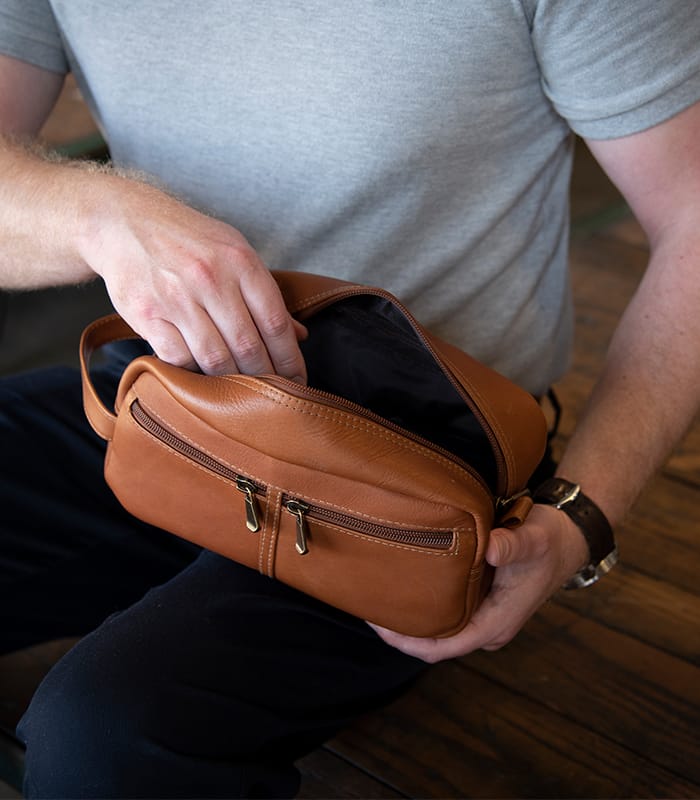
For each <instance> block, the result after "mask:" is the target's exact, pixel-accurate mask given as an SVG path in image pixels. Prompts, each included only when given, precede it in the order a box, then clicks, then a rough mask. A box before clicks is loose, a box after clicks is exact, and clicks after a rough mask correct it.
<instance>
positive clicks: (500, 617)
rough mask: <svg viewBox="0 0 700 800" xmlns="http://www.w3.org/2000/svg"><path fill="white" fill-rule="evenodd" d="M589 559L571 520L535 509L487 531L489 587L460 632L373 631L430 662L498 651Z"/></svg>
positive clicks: (552, 510)
mask: <svg viewBox="0 0 700 800" xmlns="http://www.w3.org/2000/svg"><path fill="white" fill-rule="evenodd" d="M587 559H588V546H587V544H586V541H585V539H584V538H583V535H582V533H581V532H580V531H579V529H578V528H577V527H576V525H575V524H574V523H573V522H572V521H571V520H570V519H569V517H567V516H566V514H564V513H563V512H561V511H558V510H557V509H555V508H551V507H549V506H543V505H535V506H534V507H533V509H532V511H531V512H530V515H529V516H528V518H527V520H526V521H525V523H523V525H521V526H520V527H518V528H514V529H506V528H495V529H494V530H493V531H491V535H490V539H489V545H488V548H487V550H486V560H487V561H488V563H489V564H491V565H492V566H494V567H496V572H495V575H494V579H493V585H492V587H491V590H490V592H489V593H488V595H487V596H486V597H485V598H484V601H483V603H482V604H481V606H480V607H479V608H478V610H477V611H476V613H475V614H474V616H473V617H472V619H471V620H470V622H469V623H468V625H467V626H466V627H465V628H464V629H463V630H461V631H460V632H459V633H457V634H455V635H454V636H449V637H447V638H444V639H434V638H417V637H414V636H404V635H403V634H399V633H395V632H394V631H389V630H387V629H386V628H381V627H379V626H377V625H372V628H374V630H375V631H376V632H377V633H378V634H379V636H381V638H382V639H384V641H385V642H387V643H388V644H390V645H393V646H394V647H397V648H398V649H399V650H401V651H403V652H404V653H407V654H408V655H412V656H415V657H417V658H420V659H423V661H428V662H430V663H434V662H437V661H443V660H444V659H447V658H456V657H458V656H463V655H466V654H467V653H471V652H472V651H473V650H478V649H482V650H498V649H499V648H501V647H503V646H504V645H506V644H508V642H509V641H511V639H513V637H514V636H515V635H516V634H517V633H518V631H519V630H520V629H521V628H522V627H523V625H524V624H525V623H526V622H527V620H528V619H529V618H530V617H531V616H532V615H533V614H534V613H535V611H537V609H538V608H539V607H540V606H541V605H542V604H543V603H544V602H545V601H546V600H548V599H549V598H550V597H551V596H552V595H553V594H554V592H556V591H557V590H558V589H559V588H560V587H561V586H562V584H564V583H565V582H566V581H567V580H568V579H569V578H570V577H571V576H572V575H573V574H574V573H575V572H576V571H577V570H579V569H580V568H581V567H582V566H583V565H584V564H585V563H586V561H587ZM370 624H371V623H370Z"/></svg>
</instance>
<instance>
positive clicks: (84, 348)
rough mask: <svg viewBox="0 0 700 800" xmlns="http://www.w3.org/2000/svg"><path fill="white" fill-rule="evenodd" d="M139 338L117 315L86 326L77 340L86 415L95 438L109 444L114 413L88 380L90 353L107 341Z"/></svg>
mask: <svg viewBox="0 0 700 800" xmlns="http://www.w3.org/2000/svg"><path fill="white" fill-rule="evenodd" d="M140 338H141V337H140V336H139V335H138V334H137V333H136V332H135V331H134V330H133V329H132V328H130V327H129V325H127V323H126V322H124V320H123V319H122V318H121V317H120V316H119V315H118V314H111V315H110V316H108V317H102V318H101V319H98V320H95V321H94V322H93V323H91V324H90V325H88V327H87V328H85V330H84V331H83V335H82V336H81V337H80V372H81V375H82V383H83V406H84V407H85V416H86V417H87V419H88V422H89V423H90V425H91V426H92V429H93V430H94V431H95V433H96V434H97V435H98V436H101V437H102V438H103V439H106V440H107V441H109V440H110V439H111V438H112V435H113V434H114V425H115V423H116V421H117V417H116V414H115V413H114V412H113V411H110V410H109V409H108V408H107V406H106V405H105V404H104V403H103V402H102V400H101V399H100V397H99V395H98V394H97V390H96V389H95V385H94V384H93V382H92V379H91V377H90V359H91V357H92V354H93V353H94V352H95V351H96V350H99V349H100V347H103V346H104V345H106V344H109V343H110V342H118V341H124V340H126V339H140Z"/></svg>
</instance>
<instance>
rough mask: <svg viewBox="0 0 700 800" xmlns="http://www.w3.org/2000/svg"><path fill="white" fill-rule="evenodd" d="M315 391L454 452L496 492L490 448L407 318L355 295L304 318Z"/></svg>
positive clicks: (383, 304) (381, 300)
mask: <svg viewBox="0 0 700 800" xmlns="http://www.w3.org/2000/svg"><path fill="white" fill-rule="evenodd" d="M304 324H305V325H306V327H307V328H308V329H309V338H308V339H307V340H306V341H305V342H302V344H301V349H302V353H303V355H304V358H305V360H306V366H307V370H308V375H309V386H311V387H313V388H316V389H320V390H322V391H325V392H330V393H331V394H335V395H339V396H340V397H344V398H345V399H346V400H351V401H352V402H354V403H357V404H359V405H361V406H364V407H365V408H367V409H369V410H370V411H373V412H374V413H375V414H378V415H379V416H381V417H383V418H384V419H387V420H389V421H391V422H393V423H394V424H396V425H399V426H401V427H402V428H404V429H406V430H408V431H411V432H412V433H414V434H417V435H418V436H421V437H423V438H424V439H427V440H429V441H430V442H433V443H434V444H436V445H438V446H439V447H442V448H444V449H446V450H449V451H450V452H451V453H453V454H454V455H456V456H458V457H459V458H460V459H462V460H463V461H465V462H467V463H468V464H470V465H471V466H472V467H473V468H474V469H475V470H476V471H477V472H478V473H479V474H480V475H481V476H482V477H483V478H484V480H485V482H486V483H487V484H488V486H489V487H490V489H491V491H492V492H494V493H495V492H496V484H497V477H498V476H497V467H496V459H495V456H494V453H493V449H492V447H491V443H490V441H489V439H488V436H487V435H486V433H485V431H484V430H483V428H482V427H481V425H480V424H479V422H478V420H477V419H476V417H475V416H474V414H473V413H472V411H471V410H470V408H469V407H468V406H467V405H466V404H465V402H464V400H463V399H462V397H460V395H459V394H458V392H457V390H456V389H455V387H454V386H453V385H452V383H451V382H450V381H449V379H448V378H447V377H446V376H445V374H444V373H443V371H442V370H441V369H440V367H439V365H438V364H437V363H436V362H435V359H434V358H433V356H432V355H431V354H430V352H429V351H428V350H427V349H426V347H425V345H424V344H423V343H422V341H421V339H420V337H419V336H418V335H417V333H416V332H415V330H414V329H413V327H412V326H411V324H410V323H409V322H408V320H407V319H406V317H405V316H404V315H403V313H402V312H401V311H400V310H399V309H398V308H396V306H395V305H394V304H393V303H391V302H389V301H388V300H386V299H385V298H383V297H377V296H374V295H354V296H352V297H349V298H346V299H344V300H340V301H338V302H336V303H333V304H332V305H329V306H327V307H326V308H324V309H322V310H321V311H319V312H318V313H316V314H314V315H313V316H312V317H309V318H308V319H305V320H304Z"/></svg>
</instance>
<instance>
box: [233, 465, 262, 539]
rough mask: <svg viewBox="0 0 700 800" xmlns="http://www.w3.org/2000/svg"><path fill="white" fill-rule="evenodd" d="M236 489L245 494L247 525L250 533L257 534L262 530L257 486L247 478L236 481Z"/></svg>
mask: <svg viewBox="0 0 700 800" xmlns="http://www.w3.org/2000/svg"><path fill="white" fill-rule="evenodd" d="M236 488H237V489H238V491H239V492H243V495H244V499H245V524H246V527H247V528H248V530H249V531H252V532H253V533H256V531H259V530H260V520H259V519H258V503H257V500H256V499H255V493H256V492H257V491H258V489H257V486H256V485H255V484H254V483H251V482H250V481H249V480H246V479H245V478H237V479H236Z"/></svg>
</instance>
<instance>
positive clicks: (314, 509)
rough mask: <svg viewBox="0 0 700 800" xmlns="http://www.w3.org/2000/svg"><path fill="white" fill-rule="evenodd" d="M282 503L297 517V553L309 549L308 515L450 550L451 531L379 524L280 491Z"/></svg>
mask: <svg viewBox="0 0 700 800" xmlns="http://www.w3.org/2000/svg"><path fill="white" fill-rule="evenodd" d="M282 504H283V505H284V507H285V508H286V509H287V511H288V512H289V513H290V514H291V515H292V516H293V517H296V522H297V536H296V550H297V553H299V554H300V555H306V553H308V552H309V546H308V538H309V527H308V523H307V520H309V519H311V520H314V519H316V520H319V521H321V522H330V523H332V524H333V525H337V526H338V527H340V528H346V529H347V530H352V531H355V532H356V533H364V534H365V535H366V536H371V537H373V538H375V539H383V540H384V541H389V542H395V543H398V544H406V545H413V546H414V547H428V548H431V549H433V550H449V549H450V547H452V544H453V542H454V532H453V531H429V530H428V531H426V530H412V529H408V528H398V527H394V526H391V525H380V524H379V523H376V522H370V521H369V520H364V519H359V518H358V517H354V516H352V515H350V514H344V513H342V512H341V511H335V510H333V509H330V508H325V507H324V506H317V505H310V504H309V503H305V502H303V501H301V500H299V499H297V498H295V497H290V496H289V495H283V497H282Z"/></svg>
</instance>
